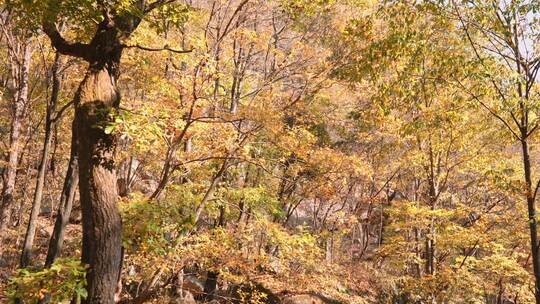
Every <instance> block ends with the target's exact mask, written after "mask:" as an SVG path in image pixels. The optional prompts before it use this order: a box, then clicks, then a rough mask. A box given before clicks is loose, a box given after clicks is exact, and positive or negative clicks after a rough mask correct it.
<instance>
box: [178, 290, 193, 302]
mask: <svg viewBox="0 0 540 304" xmlns="http://www.w3.org/2000/svg"><path fill="white" fill-rule="evenodd" d="M173 303H177V304H196V303H197V301H195V297H194V296H193V294H192V293H191V292H189V291H184V292H183V297H182V298H178V299H176V300H175V301H174V302H173Z"/></svg>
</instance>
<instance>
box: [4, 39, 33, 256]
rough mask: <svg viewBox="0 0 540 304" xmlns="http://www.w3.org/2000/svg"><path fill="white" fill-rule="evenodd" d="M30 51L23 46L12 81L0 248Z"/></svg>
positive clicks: (11, 189) (10, 205)
mask: <svg viewBox="0 0 540 304" xmlns="http://www.w3.org/2000/svg"><path fill="white" fill-rule="evenodd" d="M30 60H31V50H30V46H29V44H28V43H26V44H25V45H24V50H23V56H22V62H21V64H20V66H17V67H16V71H14V74H15V75H14V81H15V83H16V85H15V88H16V92H15V96H14V103H13V107H12V121H11V130H10V136H9V154H8V159H7V166H6V169H5V175H4V180H3V181H4V183H3V187H2V203H1V208H0V247H2V246H1V243H2V235H3V234H4V233H5V231H6V227H7V226H8V225H9V222H10V221H11V212H12V208H13V194H14V191H15V181H16V179H17V164H18V160H19V152H20V151H19V150H20V136H21V127H22V119H23V115H24V107H25V106H26V104H27V103H28V75H29V70H30Z"/></svg>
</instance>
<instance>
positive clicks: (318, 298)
mask: <svg viewBox="0 0 540 304" xmlns="http://www.w3.org/2000/svg"><path fill="white" fill-rule="evenodd" d="M282 303H283V304H339V303H341V302H339V301H336V300H332V299H329V298H327V297H325V296H323V295H320V294H317V293H309V294H299V295H293V296H288V297H285V298H284V299H283V302H282Z"/></svg>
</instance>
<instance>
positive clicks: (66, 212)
mask: <svg viewBox="0 0 540 304" xmlns="http://www.w3.org/2000/svg"><path fill="white" fill-rule="evenodd" d="M77 149H78V147H77V136H76V135H75V134H73V135H72V138H71V156H70V158H69V164H68V169H67V172H66V177H65V179H64V186H63V188H62V194H61V196H60V206H59V208H58V213H57V215H56V221H55V223H54V230H53V233H52V236H51V239H50V241H49V249H48V251H47V259H46V260H45V265H46V266H50V265H52V263H54V261H55V260H56V258H57V257H58V256H59V255H60V252H61V251H62V245H63V243H64V233H65V230H66V225H67V224H68V222H69V216H70V215H71V208H72V206H73V201H74V200H75V193H76V191H77V186H78V184H79V170H78V165H79V164H78V163H79V159H78V151H77Z"/></svg>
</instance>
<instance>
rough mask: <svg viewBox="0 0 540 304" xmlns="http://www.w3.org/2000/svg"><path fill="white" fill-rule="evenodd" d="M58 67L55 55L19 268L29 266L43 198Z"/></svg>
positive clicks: (53, 121)
mask: <svg viewBox="0 0 540 304" xmlns="http://www.w3.org/2000/svg"><path fill="white" fill-rule="evenodd" d="M59 66H60V55H59V54H58V53H57V54H56V57H55V60H54V64H53V67H52V77H51V78H52V90H51V99H50V101H49V102H48V104H47V113H46V116H45V138H44V140H43V150H42V151H41V160H40V164H39V169H38V175H37V178H36V188H35V190H34V199H33V201H32V211H31V212H30V219H29V220H28V227H27V229H26V235H25V237H24V245H23V250H22V254H21V267H23V268H24V267H26V266H28V265H29V263H30V260H31V255H32V248H33V246H34V237H35V234H36V224H37V218H38V215H39V212H40V210H41V199H42V197H43V186H44V184H45V176H46V173H47V168H48V166H49V154H50V150H51V145H52V138H53V132H52V131H53V129H54V124H55V119H54V115H55V113H56V105H57V104H58V93H59V91H60V77H59V75H58V70H59Z"/></svg>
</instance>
